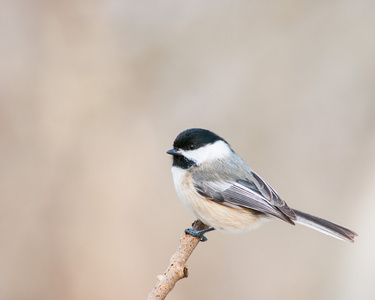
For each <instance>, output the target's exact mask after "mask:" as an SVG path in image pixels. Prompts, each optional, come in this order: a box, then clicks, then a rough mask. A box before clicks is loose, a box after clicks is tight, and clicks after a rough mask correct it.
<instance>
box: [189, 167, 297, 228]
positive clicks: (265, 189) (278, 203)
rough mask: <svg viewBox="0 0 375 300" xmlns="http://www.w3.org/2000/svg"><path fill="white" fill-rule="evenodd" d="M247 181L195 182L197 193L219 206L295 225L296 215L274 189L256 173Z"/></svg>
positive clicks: (251, 174)
mask: <svg viewBox="0 0 375 300" xmlns="http://www.w3.org/2000/svg"><path fill="white" fill-rule="evenodd" d="M249 175H250V176H247V178H246V179H236V180H235V181H231V180H224V181H218V180H212V181H211V180H209V181H203V180H194V185H195V188H196V191H197V192H198V193H199V194H200V195H202V196H204V197H206V198H208V199H210V200H212V201H215V202H217V203H219V204H222V205H226V206H229V207H234V208H236V207H237V208H240V207H245V208H250V209H253V210H256V211H259V212H262V213H265V214H269V215H272V216H275V217H277V218H280V219H282V220H284V221H286V222H288V223H291V224H294V222H293V220H296V215H295V214H294V212H293V210H292V209H290V208H289V207H288V206H287V204H286V203H285V201H284V200H283V199H281V197H280V196H279V195H278V194H277V193H276V191H275V190H274V189H272V187H271V186H270V185H269V184H268V183H267V182H266V181H264V180H263V179H262V178H261V177H259V176H258V175H257V174H256V173H255V172H252V171H251V173H250V174H249Z"/></svg>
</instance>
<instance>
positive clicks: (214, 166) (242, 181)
mask: <svg viewBox="0 0 375 300" xmlns="http://www.w3.org/2000/svg"><path fill="white" fill-rule="evenodd" d="M167 153H168V154H171V155H172V156H173V166H172V174H173V181H174V186H175V188H176V191H177V194H178V196H179V197H180V199H181V200H182V202H183V203H184V204H185V205H186V206H187V208H188V209H189V210H190V211H191V212H192V213H193V215H194V216H195V217H196V218H198V219H199V220H201V221H202V222H203V223H204V224H206V225H207V226H210V228H208V229H204V230H200V231H198V230H195V229H193V228H188V229H186V230H185V232H186V233H188V234H190V235H193V236H196V237H199V238H200V239H201V241H206V240H207V238H206V237H205V236H204V233H206V232H208V231H211V230H214V229H217V230H223V231H231V230H232V231H237V230H243V229H254V228H257V227H258V226H259V225H260V224H261V223H263V222H264V221H266V220H270V219H275V218H278V219H281V220H283V221H285V222H287V223H289V224H292V225H295V224H302V225H305V226H308V227H310V228H313V229H315V230H318V231H320V232H323V233H325V234H327V235H330V236H333V237H335V238H338V239H341V240H344V241H348V242H354V238H355V237H356V236H357V234H356V233H355V232H353V231H351V230H349V229H347V228H345V227H342V226H340V225H337V224H334V223H332V222H329V221H327V220H324V219H321V218H318V217H315V216H312V215H309V214H307V213H304V212H301V211H299V210H296V209H292V208H290V207H289V206H288V205H287V204H286V203H285V201H284V200H283V199H282V198H281V197H280V196H279V195H278V194H277V193H276V191H275V190H274V189H273V188H272V187H271V186H270V185H269V184H268V183H267V182H266V181H265V180H263V179H262V178H261V177H260V176H259V175H258V174H257V173H255V172H254V171H253V170H252V169H251V168H250V167H249V166H248V165H247V164H246V162H245V161H244V160H243V159H242V158H241V157H240V156H239V155H238V154H236V153H235V152H234V151H233V150H232V148H231V147H230V145H229V144H228V143H227V142H226V141H225V140H224V139H223V138H221V137H220V136H218V135H217V134H215V133H213V132H211V131H209V130H206V129H200V128H192V129H187V130H185V131H183V132H181V133H180V134H179V135H178V136H177V137H176V139H175V140H174V143H173V149H171V150H169V151H167Z"/></svg>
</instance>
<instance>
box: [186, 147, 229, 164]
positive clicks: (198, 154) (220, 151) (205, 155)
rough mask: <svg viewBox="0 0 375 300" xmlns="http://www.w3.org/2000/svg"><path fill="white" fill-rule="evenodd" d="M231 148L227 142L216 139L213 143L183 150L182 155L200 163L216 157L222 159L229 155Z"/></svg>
mask: <svg viewBox="0 0 375 300" xmlns="http://www.w3.org/2000/svg"><path fill="white" fill-rule="evenodd" d="M231 151H232V150H231V149H230V148H229V146H228V144H227V143H225V142H223V141H217V142H215V143H213V144H209V145H206V146H204V147H201V148H199V149H197V150H190V151H183V152H182V153H183V155H184V156H185V157H186V158H188V159H191V160H193V161H194V162H196V164H197V165H201V164H203V163H206V162H211V161H214V160H217V159H223V158H225V157H227V156H228V155H230V153H231Z"/></svg>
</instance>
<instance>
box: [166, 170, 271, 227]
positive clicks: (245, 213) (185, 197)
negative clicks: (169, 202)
mask: <svg viewBox="0 0 375 300" xmlns="http://www.w3.org/2000/svg"><path fill="white" fill-rule="evenodd" d="M172 174H173V181H174V185H175V188H176V192H177V194H178V196H179V197H180V199H181V201H182V202H183V203H184V204H185V206H186V207H187V208H188V209H189V210H190V211H191V212H192V214H193V215H194V216H195V217H197V218H198V219H199V220H201V221H202V222H203V223H205V224H206V225H208V226H211V227H214V228H215V229H218V230H232V231H233V230H241V229H254V228H256V227H258V226H259V225H260V223H261V221H262V220H264V219H265V218H261V217H260V215H258V214H253V213H252V212H251V210H248V209H244V208H241V207H238V208H232V207H228V206H225V205H222V204H218V203H216V202H214V201H212V200H209V199H206V198H204V197H202V196H201V195H199V194H198V193H197V191H196V190H195V188H194V185H193V182H192V178H191V175H190V173H189V172H188V171H186V170H184V169H181V168H178V167H172Z"/></svg>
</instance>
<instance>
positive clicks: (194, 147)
mask: <svg viewBox="0 0 375 300" xmlns="http://www.w3.org/2000/svg"><path fill="white" fill-rule="evenodd" d="M189 149H190V150H194V149H197V147H196V146H195V145H193V144H191V145H189Z"/></svg>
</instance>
